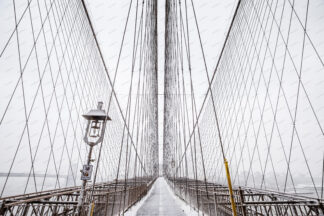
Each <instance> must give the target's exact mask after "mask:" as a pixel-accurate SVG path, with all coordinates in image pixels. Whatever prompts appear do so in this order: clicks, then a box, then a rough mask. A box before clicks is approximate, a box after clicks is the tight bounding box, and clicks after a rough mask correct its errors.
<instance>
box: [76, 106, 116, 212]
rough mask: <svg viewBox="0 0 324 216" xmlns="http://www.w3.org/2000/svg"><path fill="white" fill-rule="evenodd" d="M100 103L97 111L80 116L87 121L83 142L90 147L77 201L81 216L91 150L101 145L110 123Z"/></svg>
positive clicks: (90, 171)
mask: <svg viewBox="0 0 324 216" xmlns="http://www.w3.org/2000/svg"><path fill="white" fill-rule="evenodd" d="M102 105H103V103H102V102H98V106H97V109H95V110H90V111H89V112H88V113H87V114H84V115H82V116H83V117H84V118H85V119H86V120H87V121H88V123H87V127H86V130H85V135H84V137H83V140H84V142H85V143H87V144H88V145H89V147H90V149H89V154H88V159H87V164H85V165H83V169H82V170H80V171H81V180H82V181H83V182H82V186H81V191H80V196H79V199H78V206H77V212H78V213H77V214H78V215H81V212H82V206H83V204H84V199H85V195H86V190H85V188H86V185H87V181H88V180H91V174H92V168H93V166H92V165H91V164H90V163H91V162H92V161H93V160H92V159H91V154H92V149H93V147H94V146H95V145H97V144H98V143H101V142H102V140H103V137H104V134H105V128H106V122H107V121H110V120H111V118H110V117H109V116H108V114H106V111H105V110H103V109H102Z"/></svg>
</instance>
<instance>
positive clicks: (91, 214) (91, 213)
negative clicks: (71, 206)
mask: <svg viewBox="0 0 324 216" xmlns="http://www.w3.org/2000/svg"><path fill="white" fill-rule="evenodd" d="M94 206H95V205H94V202H92V203H91V209H90V216H93V210H94Z"/></svg>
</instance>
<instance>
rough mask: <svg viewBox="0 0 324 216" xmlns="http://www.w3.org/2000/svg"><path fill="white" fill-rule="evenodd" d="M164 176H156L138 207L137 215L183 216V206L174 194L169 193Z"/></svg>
mask: <svg viewBox="0 0 324 216" xmlns="http://www.w3.org/2000/svg"><path fill="white" fill-rule="evenodd" d="M168 187H169V186H168V185H167V183H166V181H165V179H164V178H161V177H160V178H158V179H157V180H156V181H155V183H154V185H153V188H152V191H151V193H150V194H149V197H147V199H146V200H145V202H144V203H143V205H142V206H141V207H140V208H139V209H138V211H137V213H136V215H138V216H148V215H150V216H155V215H159V216H164V215H165V216H170V215H172V216H173V215H174V216H185V215H186V213H185V211H184V210H183V206H181V205H180V204H179V202H177V200H176V198H175V196H174V195H173V194H171V192H170V189H169V188H168Z"/></svg>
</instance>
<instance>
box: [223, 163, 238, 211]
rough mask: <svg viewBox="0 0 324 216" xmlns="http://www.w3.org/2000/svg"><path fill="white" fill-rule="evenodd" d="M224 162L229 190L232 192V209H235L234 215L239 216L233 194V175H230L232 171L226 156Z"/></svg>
mask: <svg viewBox="0 0 324 216" xmlns="http://www.w3.org/2000/svg"><path fill="white" fill-rule="evenodd" d="M224 164H225V170H226V177H227V183H228V190H229V193H230V199H231V205H232V210H233V216H237V212H236V205H235V201H234V196H233V188H232V181H231V175H230V172H229V168H228V162H227V160H226V158H224Z"/></svg>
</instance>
